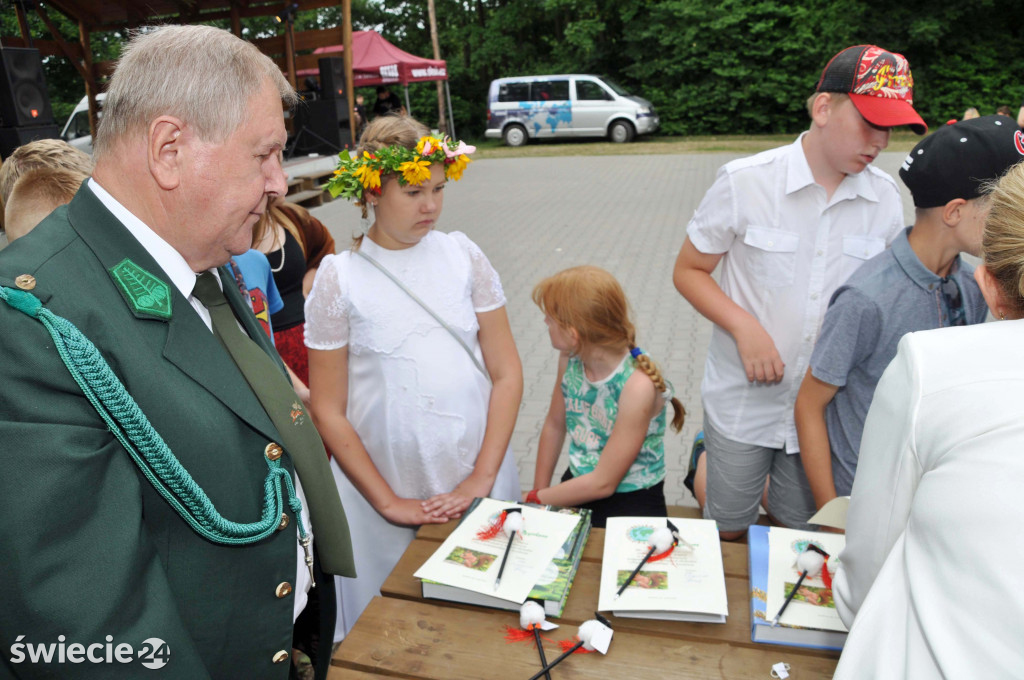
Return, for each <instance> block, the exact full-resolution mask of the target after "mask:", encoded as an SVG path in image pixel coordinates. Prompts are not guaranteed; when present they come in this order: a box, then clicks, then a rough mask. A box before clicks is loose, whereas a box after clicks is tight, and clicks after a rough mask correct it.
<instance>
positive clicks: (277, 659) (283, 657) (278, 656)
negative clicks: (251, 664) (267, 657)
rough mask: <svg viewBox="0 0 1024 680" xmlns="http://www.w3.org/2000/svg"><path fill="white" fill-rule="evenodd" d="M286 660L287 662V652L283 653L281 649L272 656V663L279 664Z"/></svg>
mask: <svg viewBox="0 0 1024 680" xmlns="http://www.w3.org/2000/svg"><path fill="white" fill-rule="evenodd" d="M287 660H288V652H286V651H284V650H283V649H282V650H281V651H279V652H277V653H276V654H274V663H281V662H283V661H287Z"/></svg>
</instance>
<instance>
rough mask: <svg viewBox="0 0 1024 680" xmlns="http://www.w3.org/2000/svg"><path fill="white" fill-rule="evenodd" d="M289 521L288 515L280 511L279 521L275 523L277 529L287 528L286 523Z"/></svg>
mask: <svg viewBox="0 0 1024 680" xmlns="http://www.w3.org/2000/svg"><path fill="white" fill-rule="evenodd" d="M290 522H291V520H290V519H289V518H288V515H286V514H285V513H283V512H282V513H281V521H280V522H279V523H278V525H277V530H278V531H281V530H282V529H287V528H288V524H289V523H290Z"/></svg>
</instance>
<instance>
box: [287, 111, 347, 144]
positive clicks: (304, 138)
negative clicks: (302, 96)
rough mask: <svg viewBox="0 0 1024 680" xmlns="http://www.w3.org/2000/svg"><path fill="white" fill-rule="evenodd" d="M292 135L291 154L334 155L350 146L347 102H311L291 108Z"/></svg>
mask: <svg viewBox="0 0 1024 680" xmlns="http://www.w3.org/2000/svg"><path fill="white" fill-rule="evenodd" d="M303 130H305V132H303ZM310 133H311V134H310ZM295 135H296V137H295V142H294V144H295V149H294V151H297V152H300V153H313V152H316V153H324V154H335V153H338V152H339V151H341V150H342V149H344V148H346V147H351V146H352V135H351V133H350V132H349V129H348V102H347V101H346V100H344V99H314V100H312V101H306V102H304V103H300V104H299V105H298V106H297V107H296V108H295Z"/></svg>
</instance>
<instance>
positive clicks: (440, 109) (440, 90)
mask: <svg viewBox="0 0 1024 680" xmlns="http://www.w3.org/2000/svg"><path fill="white" fill-rule="evenodd" d="M427 14H428V15H429V17H430V42H431V44H432V45H433V47H434V59H438V60H440V59H441V45H440V43H439V42H438V38H437V11H436V10H435V9H434V0H427ZM407 91H408V90H407ZM407 96H408V95H407ZM437 127H438V129H439V130H440V131H441V134H444V133H446V132H449V130H448V118H447V117H446V116H445V113H444V83H442V82H441V81H440V80H439V81H437Z"/></svg>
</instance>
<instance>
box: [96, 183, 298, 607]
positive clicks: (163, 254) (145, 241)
mask: <svg viewBox="0 0 1024 680" xmlns="http://www.w3.org/2000/svg"><path fill="white" fill-rule="evenodd" d="M89 189H90V190H92V192H93V193H94V194H96V198H98V199H99V200H100V203H102V204H103V205H104V206H105V207H106V208H107V210H109V211H110V212H111V214H113V215H114V217H116V218H117V220H118V221H119V222H120V223H121V224H123V225H124V228H125V229H127V230H128V231H129V232H131V235H132V236H134V237H135V240H136V241H138V242H139V245H141V246H142V247H143V248H145V250H146V252H147V253H149V254H150V256H151V257H152V258H153V259H154V260H155V261H156V263H157V264H158V265H160V268H161V269H163V272H164V274H166V275H167V278H169V279H170V280H171V283H172V284H173V285H174V287H175V288H177V289H178V291H179V292H181V294H182V295H183V296H185V299H186V300H188V302H189V304H190V305H192V308H193V309H194V310H196V313H197V314H198V315H199V318H201V319H202V320H203V323H205V324H206V327H207V328H209V329H210V332H211V333H212V332H213V322H212V321H211V319H210V312H209V310H208V309H206V307H205V306H204V305H203V303H202V302H200V301H199V299H198V298H196V297H194V296H193V295H192V289H193V288H195V286H196V274H195V272H193V271H192V268H191V267H190V266H189V265H188V262H186V261H185V258H184V257H182V255H181V253H179V252H178V251H177V250H175V249H174V247H173V246H172V245H171V244H170V243H168V242H167V241H165V240H164V239H163V238H161V237H160V235H159V234H157V233H156V232H155V231H153V230H152V229H151V228H150V227H149V225H147V224H146V223H145V222H143V221H142V220H140V219H139V218H138V217H136V216H135V215H134V214H132V212H131V211H129V210H128V208H126V207H124V206H123V205H122V204H121V202H120V201H118V200H117V199H116V198H114V197H113V196H111V195H110V192H108V191H107V190H106V189H104V188H103V187H101V186H100V185H99V183H97V182H96V180H94V179H92V178H91V177H90V178H89ZM210 271H211V272H213V273H214V274H215V275H216V273H217V270H216V269H211V270H210ZM217 282H218V283H219V282H220V276H217ZM292 478H293V480H294V482H295V493H296V495H298V497H299V500H300V501H302V507H303V509H304V510H305V512H303V513H302V521H303V524H304V526H305V527H306V531H307V532H311V530H310V526H309V510H308V508H309V504H308V503H307V502H306V496H305V494H304V493H303V491H302V485H301V484H299V476H298V475H292ZM295 548H296V551H297V554H296V571H295V587H294V589H293V592H294V593H295V607H294V612H293V615H294V618H295V619H297V618H299V614H301V613H302V610H303V609H305V608H306V602H307V600H308V596H309V589H310V587H311V583H310V580H309V570H308V569H307V567H306V556H305V552H304V551H303V549H302V547H301V546H299V545H298V544H296V546H295Z"/></svg>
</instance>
